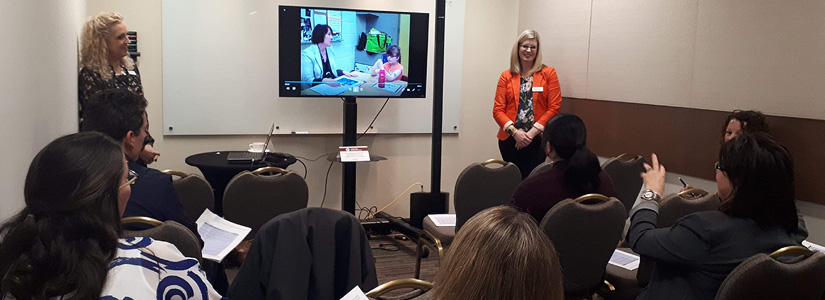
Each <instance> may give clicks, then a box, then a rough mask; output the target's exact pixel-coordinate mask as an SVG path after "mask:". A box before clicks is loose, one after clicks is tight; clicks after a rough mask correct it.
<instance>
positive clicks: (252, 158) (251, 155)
mask: <svg viewBox="0 0 825 300" xmlns="http://www.w3.org/2000/svg"><path fill="white" fill-rule="evenodd" d="M273 131H275V123H272V127H271V128H269V135H267V136H266V142H264V149H263V151H261V152H260V153H258V152H249V151H243V152H242V151H237V152H229V154H227V155H226V160H227V162H229V163H232V164H236V163H237V164H243V163H250V162H251V163H255V162H261V161H263V160H264V158H266V148H268V147H269V140H270V139H271V138H272V132H273Z"/></svg>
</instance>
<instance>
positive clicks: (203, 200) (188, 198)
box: [163, 170, 215, 221]
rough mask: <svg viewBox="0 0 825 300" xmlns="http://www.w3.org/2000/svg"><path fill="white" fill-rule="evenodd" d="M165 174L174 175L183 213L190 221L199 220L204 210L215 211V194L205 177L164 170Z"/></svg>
mask: <svg viewBox="0 0 825 300" xmlns="http://www.w3.org/2000/svg"><path fill="white" fill-rule="evenodd" d="M163 173H164V174H169V175H172V178H174V177H175V176H178V177H180V178H178V179H174V180H173V181H172V185H174V186H175V192H176V193H177V194H178V198H179V199H180V202H181V204H183V211H184V212H186V216H187V217H189V220H192V221H195V220H197V219H198V218H199V217H200V216H201V214H203V211H204V210H207V209H208V210H211V211H215V194H214V193H213V190H212V186H211V185H209V182H208V181H206V179H204V178H203V177H201V176H200V175H197V174H186V173H183V172H180V171H175V170H163Z"/></svg>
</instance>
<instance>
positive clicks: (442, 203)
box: [410, 192, 450, 228]
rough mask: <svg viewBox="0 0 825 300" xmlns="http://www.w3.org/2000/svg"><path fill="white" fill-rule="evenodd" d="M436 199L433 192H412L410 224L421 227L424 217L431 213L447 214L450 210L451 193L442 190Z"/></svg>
mask: <svg viewBox="0 0 825 300" xmlns="http://www.w3.org/2000/svg"><path fill="white" fill-rule="evenodd" d="M440 194H441V196H440V197H438V199H436V200H435V201H433V199H432V194H431V193H427V192H417V193H412V194H410V225H412V226H414V227H416V228H421V223H422V222H423V221H424V217H426V216H427V215H429V214H446V213H447V212H448V211H449V202H448V200H449V199H450V194H449V193H445V192H441V193H440Z"/></svg>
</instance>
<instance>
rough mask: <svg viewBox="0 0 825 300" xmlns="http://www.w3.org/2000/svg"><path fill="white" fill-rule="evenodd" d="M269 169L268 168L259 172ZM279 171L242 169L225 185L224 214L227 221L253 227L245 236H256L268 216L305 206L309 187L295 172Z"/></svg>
mask: <svg viewBox="0 0 825 300" xmlns="http://www.w3.org/2000/svg"><path fill="white" fill-rule="evenodd" d="M279 170H281V169H279ZM256 171H259V170H256ZM269 171H270V170H269V169H267V170H262V171H259V172H258V173H265V172H269ZM281 171H282V172H281ZM281 171H277V172H276V173H277V174H275V175H263V174H254V173H253V172H249V171H243V172H241V173H238V175H235V177H233V178H232V180H230V181H229V183H228V184H227V185H226V191H225V192H224V196H223V216H224V218H226V219H227V220H229V221H232V222H235V223H237V224H240V225H243V226H247V227H249V228H252V231H251V232H250V233H249V235H247V239H249V238H252V237H253V236H255V234H256V233H257V232H258V229H260V228H261V225H263V224H264V223H266V222H267V221H269V220H270V219H272V218H274V217H276V216H278V215H280V214H283V213H288V212H291V211H296V210H299V209H301V208H305V207H307V203H308V202H309V189H308V188H307V184H306V181H304V179H303V178H301V176H300V175H298V174H296V173H293V172H287V171H284V170H281Z"/></svg>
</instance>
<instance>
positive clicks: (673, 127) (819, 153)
mask: <svg viewBox="0 0 825 300" xmlns="http://www.w3.org/2000/svg"><path fill="white" fill-rule="evenodd" d="M561 111H562V112H566V113H572V114H576V115H578V116H579V117H581V118H582V120H584V122H585V124H587V135H588V137H587V143H588V147H590V149H591V150H592V151H593V152H594V153H596V155H599V156H602V157H613V156H616V155H619V154H622V153H636V154H641V155H643V156H645V158H646V159H648V160H649V159H650V153H656V154H657V155H658V156H659V158H660V160H661V161H662V163H663V164H664V165H665V166H666V167H667V170H668V171H670V172H674V173H679V174H684V175H689V176H694V177H699V178H704V179H708V180H715V170H714V169H713V164H714V163H715V162H716V161H717V158H718V153H719V142H720V139H721V135H722V125H723V124H722V123H724V121H725V118H726V117H727V115H728V114H730V112H725V111H713V110H705V109H694V108H684V107H670V106H661V105H651V104H639V103H626V102H617V101H608V100H592V99H580V98H564V100H563V104H562V108H561ZM768 124H769V125H770V127H771V133H772V134H773V136H774V137H775V138H776V139H777V140H778V141H779V142H781V143H782V144H784V145H785V146H786V147H788V149H789V150H790V151H791V155H792V156H793V159H794V167H795V180H796V198H797V199H799V200H803V201H807V202H813V203H818V204H823V205H825V197H821V196H820V195H819V194H820V193H819V189H818V188H820V187H821V186H822V185H823V181H825V176H822V175H823V174H825V157H824V156H823V153H825V121H823V120H812V119H801V118H791V117H780V116H770V115H769V116H768Z"/></svg>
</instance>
